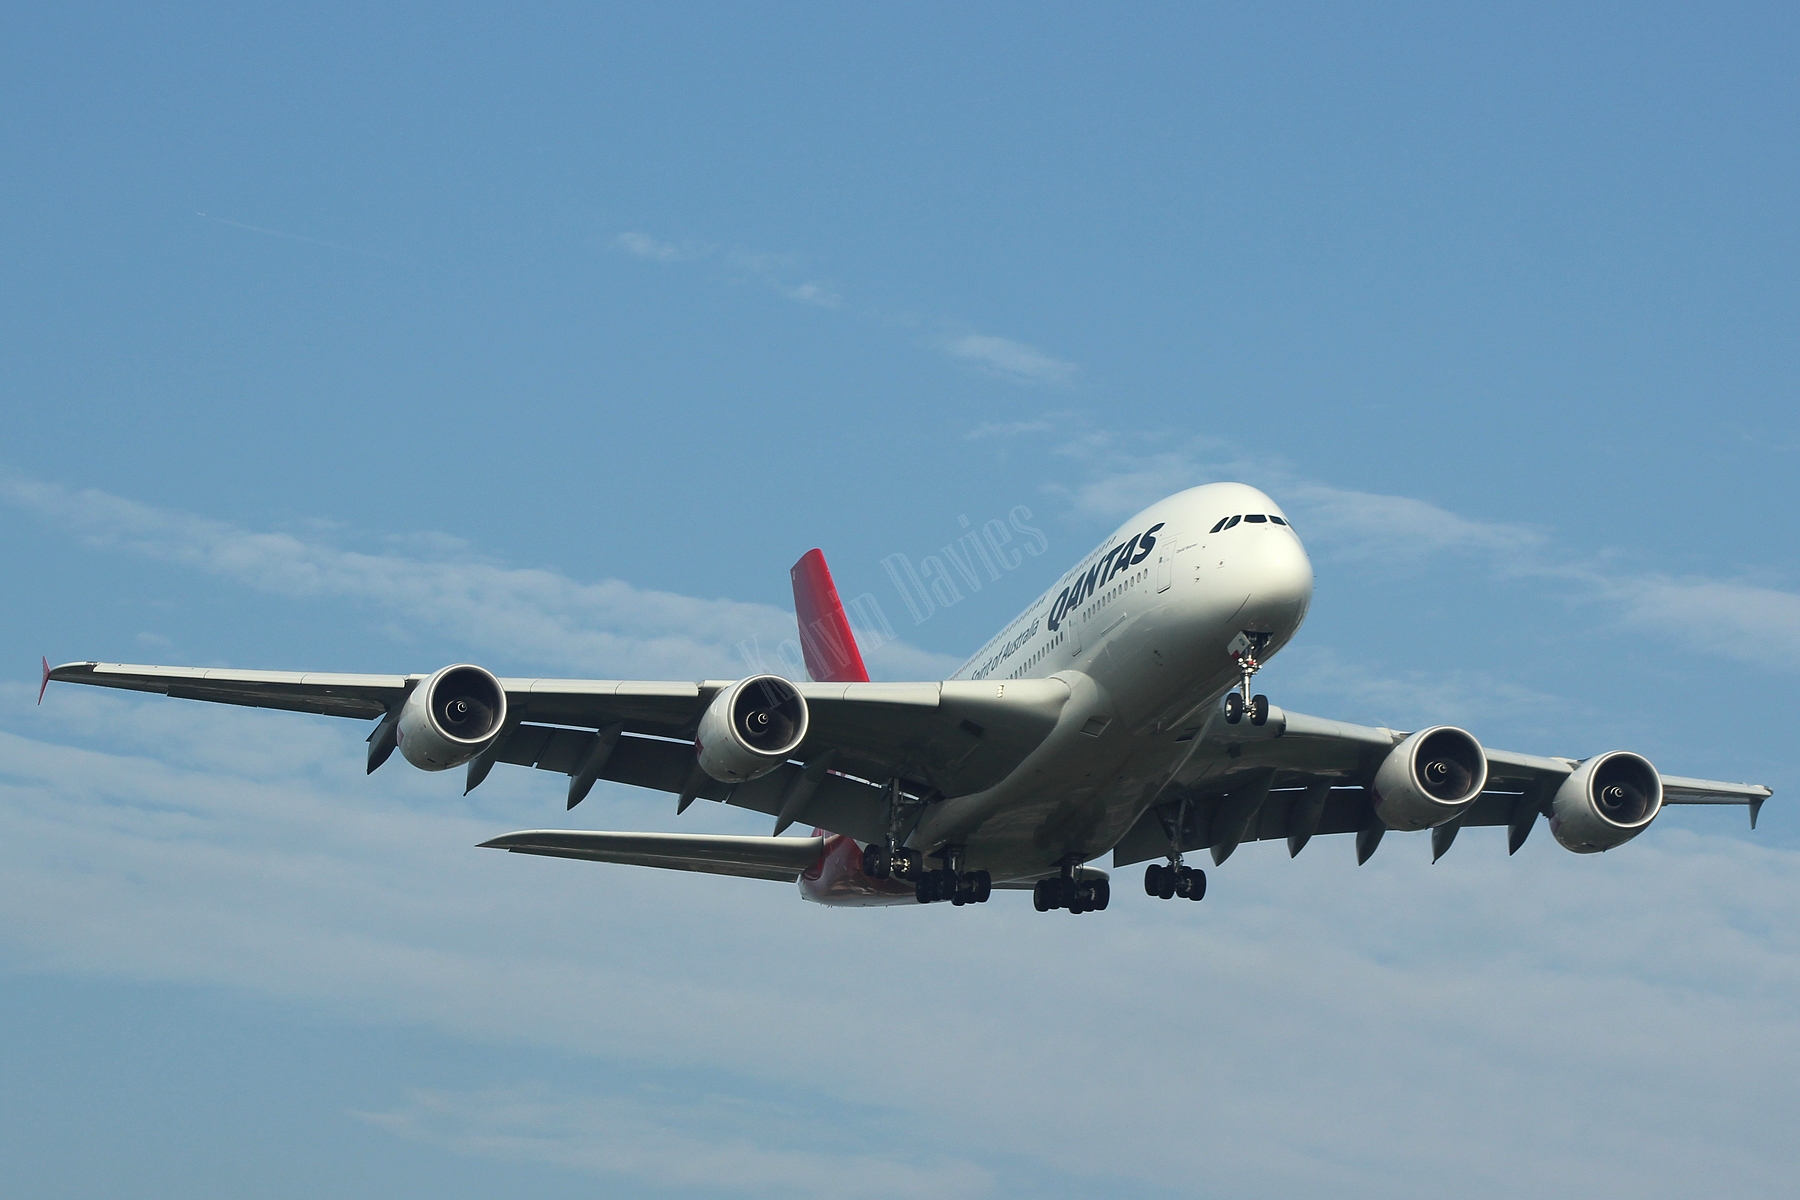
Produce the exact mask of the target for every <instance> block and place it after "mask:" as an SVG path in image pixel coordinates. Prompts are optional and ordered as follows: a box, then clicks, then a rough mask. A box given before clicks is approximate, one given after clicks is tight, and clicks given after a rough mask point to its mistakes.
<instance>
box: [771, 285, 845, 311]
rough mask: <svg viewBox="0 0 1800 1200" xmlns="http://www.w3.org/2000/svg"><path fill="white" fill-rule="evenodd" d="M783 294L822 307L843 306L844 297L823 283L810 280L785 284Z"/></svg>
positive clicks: (791, 298)
mask: <svg viewBox="0 0 1800 1200" xmlns="http://www.w3.org/2000/svg"><path fill="white" fill-rule="evenodd" d="M780 291H781V294H782V295H784V296H786V297H787V298H788V299H790V300H798V301H800V302H801V303H802V304H816V305H818V306H819V307H820V308H842V307H844V298H843V297H842V296H840V295H838V294H837V293H836V292H834V291H832V290H831V289H830V288H829V287H827V286H826V285H824V284H822V283H816V282H808V283H801V284H795V285H793V286H791V287H789V286H783V287H781V289H780Z"/></svg>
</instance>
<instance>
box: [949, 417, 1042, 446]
mask: <svg viewBox="0 0 1800 1200" xmlns="http://www.w3.org/2000/svg"><path fill="white" fill-rule="evenodd" d="M1055 430H1056V426H1054V425H1052V424H1051V423H1050V422H1048V421H983V422H982V423H981V424H979V425H977V426H976V427H975V428H973V429H971V430H969V432H967V433H965V434H963V440H964V441H968V442H973V441H979V440H980V439H982V438H1011V437H1019V436H1021V435H1023V434H1027V433H1053V432H1055Z"/></svg>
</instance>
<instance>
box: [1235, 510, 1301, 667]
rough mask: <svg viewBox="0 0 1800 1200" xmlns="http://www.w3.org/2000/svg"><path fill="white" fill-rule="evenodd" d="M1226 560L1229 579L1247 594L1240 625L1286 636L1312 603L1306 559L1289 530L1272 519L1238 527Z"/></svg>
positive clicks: (1277, 635)
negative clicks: (1229, 556)
mask: <svg viewBox="0 0 1800 1200" xmlns="http://www.w3.org/2000/svg"><path fill="white" fill-rule="evenodd" d="M1240 528H1242V529H1243V532H1242V533H1240V534H1239V536H1238V537H1237V538H1236V539H1234V541H1235V542H1236V544H1235V545H1234V546H1233V547H1232V555H1231V557H1232V558H1233V559H1235V560H1236V561H1235V562H1229V563H1228V568H1229V569H1231V573H1232V576H1233V582H1234V583H1236V584H1237V585H1238V586H1239V587H1241V588H1242V589H1243V590H1244V591H1245V592H1246V593H1248V594H1249V597H1250V598H1249V600H1248V601H1247V602H1246V603H1245V605H1244V609H1243V617H1242V618H1241V621H1242V626H1243V628H1246V629H1264V630H1267V631H1268V632H1270V633H1273V634H1275V635H1276V637H1277V639H1278V640H1286V639H1287V638H1288V637H1290V636H1292V634H1293V632H1294V631H1295V630H1296V629H1298V628H1300V622H1302V621H1303V620H1305V619H1306V610H1307V608H1308V606H1310V605H1311V604H1312V593H1313V570H1312V560H1311V559H1309V558H1307V557H1306V547H1304V546H1302V545H1301V544H1300V538H1299V536H1298V535H1296V534H1295V533H1294V531H1293V529H1292V528H1291V527H1289V526H1286V525H1276V524H1274V523H1273V522H1266V523H1261V524H1258V525H1254V526H1248V527H1240Z"/></svg>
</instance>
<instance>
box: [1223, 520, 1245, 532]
mask: <svg viewBox="0 0 1800 1200" xmlns="http://www.w3.org/2000/svg"><path fill="white" fill-rule="evenodd" d="M1243 519H1244V518H1243V517H1233V518H1231V520H1229V521H1227V522H1225V528H1227V529H1230V528H1231V527H1232V526H1233V525H1236V524H1237V523H1238V522H1239V521H1241V520H1243Z"/></svg>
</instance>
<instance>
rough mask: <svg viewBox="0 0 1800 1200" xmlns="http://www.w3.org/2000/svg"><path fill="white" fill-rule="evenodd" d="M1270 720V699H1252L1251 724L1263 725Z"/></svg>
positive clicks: (1261, 697) (1260, 697)
mask: <svg viewBox="0 0 1800 1200" xmlns="http://www.w3.org/2000/svg"><path fill="white" fill-rule="evenodd" d="M1268 720H1269V698H1268V697H1267V696H1252V697H1250V723H1251V724H1252V725H1263V724H1266V723H1267V722H1268Z"/></svg>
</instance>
